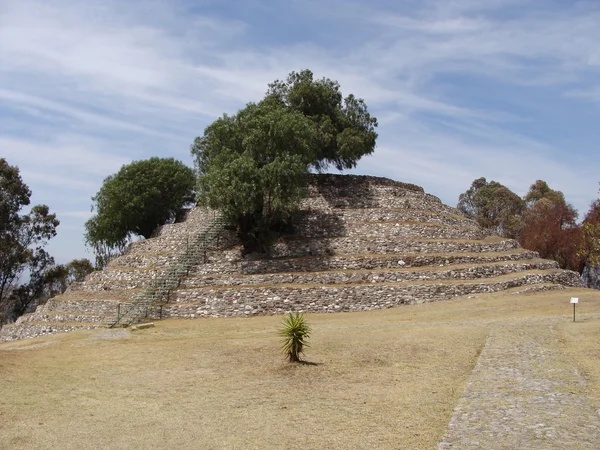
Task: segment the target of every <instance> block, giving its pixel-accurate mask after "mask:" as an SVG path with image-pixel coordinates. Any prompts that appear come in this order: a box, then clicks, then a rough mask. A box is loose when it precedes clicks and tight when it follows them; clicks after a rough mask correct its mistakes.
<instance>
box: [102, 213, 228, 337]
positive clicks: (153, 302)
mask: <svg viewBox="0 0 600 450" xmlns="http://www.w3.org/2000/svg"><path fill="white" fill-rule="evenodd" d="M224 225H225V221H224V220H223V217H222V216H221V215H220V214H219V213H217V212H215V214H214V216H213V219H212V220H211V222H210V223H209V224H208V225H207V226H206V227H205V228H203V229H201V230H200V231H199V232H198V233H197V234H196V235H194V236H193V237H192V241H191V242H190V236H188V238H187V241H186V246H185V250H184V251H183V252H182V253H181V254H179V255H178V256H177V258H176V260H175V261H172V262H171V263H169V265H168V267H167V268H166V270H165V271H164V273H163V274H162V275H161V276H159V277H157V278H156V279H155V280H153V281H152V282H151V283H150V285H149V286H147V287H146V288H145V289H144V290H143V291H142V292H141V293H139V294H137V295H136V296H134V297H133V301H132V302H131V303H119V304H118V305H117V316H116V320H115V321H114V322H113V323H112V324H111V325H110V328H114V327H115V326H117V325H119V324H120V323H121V324H127V325H129V324H131V323H136V322H139V321H140V320H143V319H144V318H147V317H148V316H149V315H150V313H151V309H152V308H153V307H157V306H158V307H162V305H164V304H165V303H167V302H168V301H169V298H170V296H171V293H172V291H173V289H174V288H176V287H177V286H179V285H180V284H181V281H182V280H183V279H184V278H185V277H187V276H188V275H189V271H190V269H191V268H192V267H193V266H195V265H197V264H198V263H199V261H200V258H199V257H200V256H202V262H201V264H205V263H206V252H207V250H208V247H209V246H210V245H211V244H213V243H214V241H215V240H216V241H217V246H218V245H219V244H218V242H219V238H220V236H221V234H222V232H223V226H224ZM122 305H123V306H124V305H128V307H126V309H127V311H126V312H124V313H121V311H122ZM161 315H162V314H161Z"/></svg>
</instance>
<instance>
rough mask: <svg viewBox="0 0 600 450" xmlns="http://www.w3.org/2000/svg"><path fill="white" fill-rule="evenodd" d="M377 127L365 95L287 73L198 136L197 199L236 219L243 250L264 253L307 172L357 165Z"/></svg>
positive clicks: (292, 206)
mask: <svg viewBox="0 0 600 450" xmlns="http://www.w3.org/2000/svg"><path fill="white" fill-rule="evenodd" d="M376 126H377V120H376V119H375V118H372V117H371V116H370V115H369V113H368V112H367V108H366V105H365V104H364V102H363V100H361V99H356V98H355V97H354V96H352V95H350V96H348V97H346V98H345V99H344V100H342V95H341V93H340V91H339V85H338V84H337V82H334V81H331V80H329V79H321V80H314V79H313V75H312V72H310V71H309V70H305V71H302V72H299V73H295V72H292V73H291V74H290V76H289V77H288V79H287V80H286V81H275V82H274V83H273V84H271V85H269V91H268V92H267V95H266V96H265V98H264V99H263V100H262V101H260V102H259V103H249V104H248V105H247V106H246V107H245V108H244V109H242V110H240V111H238V112H237V114H235V115H233V116H228V115H223V117H221V118H219V119H217V120H215V121H214V122H213V123H212V124H211V125H209V126H208V127H207V128H206V129H205V130H204V135H203V136H202V137H198V138H196V140H195V141H194V144H193V145H192V148H191V152H192V154H193V155H194V157H195V159H196V165H197V168H198V173H199V179H198V202H199V203H200V204H202V205H205V206H208V207H211V208H214V209H219V210H220V211H221V212H222V213H223V215H224V217H225V218H226V219H227V220H229V221H230V222H231V223H232V224H235V225H236V226H237V229H238V232H239V234H240V236H241V237H242V239H243V241H244V244H245V247H246V250H247V251H253V250H258V251H267V250H268V248H269V246H270V243H271V242H272V240H273V238H274V237H275V235H276V233H277V231H278V230H281V229H282V228H285V227H286V226H288V225H289V223H290V220H291V217H292V216H293V213H294V212H295V211H296V210H297V206H298V203H299V202H300V200H301V199H302V198H303V197H304V196H305V188H306V187H305V183H306V174H307V173H308V172H309V170H310V169H311V168H313V169H316V170H323V169H325V168H327V167H328V166H329V165H330V164H333V165H334V166H335V167H337V168H338V169H340V170H341V169H345V168H351V167H354V166H355V165H356V162H357V161H358V160H359V159H360V158H361V157H362V156H364V155H368V154H371V153H372V152H373V150H374V148H375V140H376V138H377V134H376V133H375V131H374V129H375V127H376Z"/></svg>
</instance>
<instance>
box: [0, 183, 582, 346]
mask: <svg viewBox="0 0 600 450" xmlns="http://www.w3.org/2000/svg"><path fill="white" fill-rule="evenodd" d="M294 228H295V230H296V231H295V233H294V234H293V235H289V236H285V237H282V238H280V239H279V240H278V241H277V242H276V243H275V245H274V247H273V248H272V251H271V254H270V255H269V256H268V257H265V256H264V255H247V256H245V257H242V256H241V254H242V253H241V245H240V244H239V242H238V241H237V240H236V238H235V235H234V233H233V232H231V231H227V230H225V229H224V226H223V223H222V222H221V221H219V220H218V218H217V217H216V216H215V212H214V211H209V210H206V209H201V208H194V209H193V210H192V211H191V212H190V214H189V215H188V218H187V219H186V220H185V221H184V222H182V223H177V224H170V225H165V226H163V227H161V228H160V229H159V230H158V231H157V232H156V235H155V237H153V238H150V239H147V240H143V241H139V242H135V243H134V244H132V246H131V247H130V249H129V250H128V251H127V253H126V254H125V255H123V256H121V257H120V258H117V259H115V260H114V261H112V262H111V263H110V264H109V267H108V268H107V269H106V270H104V271H102V272H95V273H93V274H90V275H89V276H88V277H87V279H86V280H85V281H84V282H82V283H74V284H73V285H72V286H71V287H70V288H69V289H68V290H67V292H65V294H63V295H61V296H58V297H55V298H53V299H50V300H49V301H48V302H47V303H46V304H45V305H42V306H40V307H38V308H37V310H36V311H35V312H34V313H32V314H27V315H25V316H23V317H21V318H20V319H19V320H18V321H17V322H16V323H15V324H12V325H7V326H5V327H4V328H3V329H2V330H1V331H0V340H12V339H19V338H24V337H31V336H37V335H40V334H47V333H54V332H60V331H69V330H71V329H77V328H95V327H108V326H120V325H128V324H130V323H135V322H138V321H140V320H144V319H145V318H149V319H159V318H165V317H207V316H210V317H228V316H252V315H258V314H280V313H285V312H288V311H305V312H336V311H357V310H370V309H377V308H389V307H393V306H398V305H402V304H409V303H422V302H428V301H437V300H444V299H450V298H453V297H455V296H459V295H466V294H472V293H479V292H493V291H500V290H507V292H512V291H519V292H523V291H528V290H548V289H560V288H562V287H564V286H579V285H580V279H579V276H578V274H576V273H574V272H570V271H564V270H560V269H559V268H558V266H557V264H556V263H555V262H554V261H548V260H542V259H539V256H538V255H537V253H535V252H531V251H528V250H524V249H522V248H520V247H519V245H518V243H517V242H516V241H514V240H511V239H505V238H501V237H498V236H492V235H490V234H489V232H487V231H486V230H483V229H481V228H480V227H479V226H478V225H477V224H476V223H475V222H474V221H472V220H470V219H467V218H465V217H463V216H462V215H460V214H459V212H458V211H457V210H456V209H455V208H451V207H449V206H446V205H443V204H442V203H441V201H440V200H439V199H438V198H437V197H435V196H433V195H429V194H426V193H425V192H424V191H423V189H422V188H420V187H418V186H414V185H410V184H406V183H399V182H395V181H392V180H389V179H385V178H376V177H364V176H349V175H346V176H343V175H314V176H313V179H312V182H311V185H310V188H309V195H308V197H307V198H306V199H305V200H304V201H303V203H302V205H301V211H300V212H299V214H298V217H297V218H296V219H295V222H294Z"/></svg>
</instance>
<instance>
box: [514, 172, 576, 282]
mask: <svg viewBox="0 0 600 450" xmlns="http://www.w3.org/2000/svg"><path fill="white" fill-rule="evenodd" d="M524 199H525V202H526V203H527V205H528V207H527V210H526V211H525V214H524V217H523V223H524V225H523V229H522V231H521V236H520V244H521V245H522V246H523V247H525V248H528V249H530V250H535V251H537V252H538V253H539V254H540V256H541V257H542V258H548V259H554V260H555V261H557V262H558V263H559V265H560V266H561V267H562V268H564V269H571V270H576V271H581V269H582V268H583V264H582V263H583V261H582V259H581V258H580V256H579V255H578V250H579V247H580V239H581V228H580V227H578V226H577V222H576V220H577V210H576V209H575V208H574V207H573V206H572V205H570V204H569V203H567V201H566V200H565V196H564V194H563V193H562V192H560V191H556V190H554V189H551V188H550V187H549V186H548V184H547V183H546V182H545V181H543V180H537V181H536V182H535V183H533V184H532V185H531V186H530V188H529V191H528V192H527V194H526V195H525V197H524Z"/></svg>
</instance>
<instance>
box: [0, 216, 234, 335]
mask: <svg viewBox="0 0 600 450" xmlns="http://www.w3.org/2000/svg"><path fill="white" fill-rule="evenodd" d="M227 236H228V234H227V232H225V231H224V222H223V220H222V219H221V218H220V216H219V215H218V214H217V213H216V212H214V211H207V210H200V209H195V210H192V211H191V212H190V214H188V217H187V219H186V221H185V222H182V223H177V224H169V225H164V226H163V227H161V228H160V229H159V230H157V232H156V233H155V237H154V238H151V239H148V240H146V241H137V242H134V243H133V244H132V245H131V246H130V247H129V248H128V250H127V251H126V253H125V254H124V255H123V256H121V257H119V258H116V259H114V260H113V261H111V262H110V263H109V265H108V267H107V268H106V269H105V270H103V271H98V272H94V273H92V274H90V275H88V277H87V278H86V280H85V281H84V282H80V283H77V282H76V283H73V284H71V286H69V288H68V289H67V291H66V292H65V293H64V294H62V295H59V296H57V297H54V298H51V299H49V300H48V301H47V302H46V303H45V304H44V305H40V306H38V307H37V308H36V310H35V312H33V313H30V314H25V315H24V316H22V317H20V318H19V319H18V320H17V321H16V322H15V323H13V324H7V325H5V326H4V327H2V329H1V330H0V341H8V340H14V339H22V338H27V337H35V336H39V335H45V334H53V333H58V332H65V331H73V330H76V329H91V328H106V327H115V326H126V325H129V324H132V323H137V322H140V321H143V320H145V319H147V318H160V309H161V307H162V305H163V304H164V303H166V302H168V299H169V295H170V292H171V291H172V289H173V288H174V287H176V286H177V285H178V284H179V282H180V281H181V280H182V278H184V277H185V276H186V275H187V273H188V271H189V270H190V269H191V268H192V267H195V266H196V265H198V264H199V263H200V264H201V263H202V262H203V261H204V259H205V258H206V255H207V252H210V251H212V250H213V249H214V248H215V246H219V245H221V244H222V242H220V239H223V238H225V239H226V238H227ZM224 244H225V245H228V244H227V242H226V241H225V242H224ZM156 250H159V251H156Z"/></svg>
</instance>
